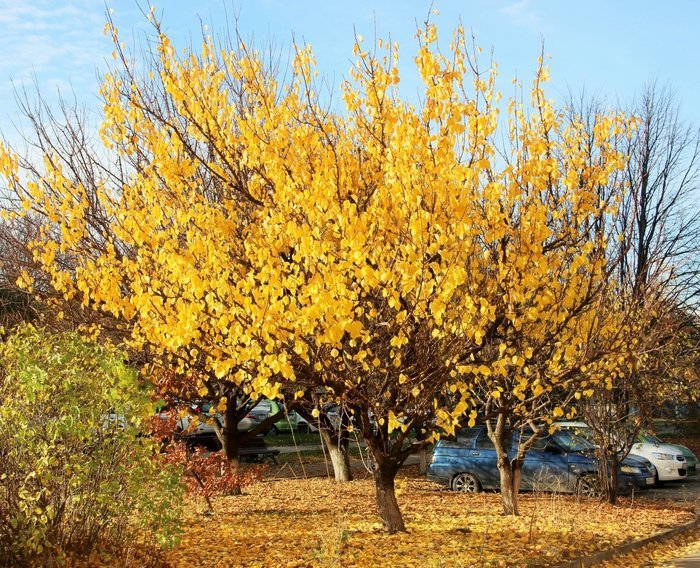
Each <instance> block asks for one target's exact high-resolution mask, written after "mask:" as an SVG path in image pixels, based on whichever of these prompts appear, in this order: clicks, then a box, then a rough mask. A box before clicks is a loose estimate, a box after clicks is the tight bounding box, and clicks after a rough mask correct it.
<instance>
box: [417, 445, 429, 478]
mask: <svg viewBox="0 0 700 568" xmlns="http://www.w3.org/2000/svg"><path fill="white" fill-rule="evenodd" d="M429 457H430V450H429V449H428V446H423V447H422V448H421V449H420V463H419V465H418V473H419V474H420V475H426V474H427V473H428V460H429Z"/></svg>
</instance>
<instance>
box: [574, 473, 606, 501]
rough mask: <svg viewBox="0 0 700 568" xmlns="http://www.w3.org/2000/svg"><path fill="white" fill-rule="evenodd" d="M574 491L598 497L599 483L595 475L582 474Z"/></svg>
mask: <svg viewBox="0 0 700 568" xmlns="http://www.w3.org/2000/svg"><path fill="white" fill-rule="evenodd" d="M576 493H578V494H579V495H583V496H584V497H598V496H599V495H600V483H598V478H597V477H596V476H595V475H584V476H582V477H581V478H580V479H579V480H578V483H577V484H576Z"/></svg>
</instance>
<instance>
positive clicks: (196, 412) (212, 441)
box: [177, 400, 267, 451]
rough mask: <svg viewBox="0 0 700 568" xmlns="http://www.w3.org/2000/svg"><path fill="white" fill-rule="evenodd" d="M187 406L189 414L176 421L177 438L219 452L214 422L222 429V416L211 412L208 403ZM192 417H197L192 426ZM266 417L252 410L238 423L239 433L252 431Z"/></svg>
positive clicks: (210, 406) (199, 402) (211, 405)
mask: <svg viewBox="0 0 700 568" xmlns="http://www.w3.org/2000/svg"><path fill="white" fill-rule="evenodd" d="M187 404H188V406H189V407H190V409H191V414H189V415H187V416H183V417H182V418H180V419H178V421H177V432H178V433H179V436H180V437H181V438H182V439H183V440H185V441H186V442H187V444H188V445H190V446H204V447H206V448H207V449H209V450H214V451H216V450H220V449H221V444H220V443H219V439H218V438H217V437H216V431H215V429H214V420H216V421H217V422H218V423H219V425H221V426H222V427H223V426H224V417H223V415H222V414H221V413H219V412H212V408H213V404H212V403H211V402H209V401H205V400H198V401H195V402H192V403H187ZM194 416H196V417H197V423H196V424H193V418H194ZM266 416H267V415H266V414H264V413H263V412H261V411H256V409H252V410H251V411H250V412H248V414H246V416H244V417H243V418H242V419H241V421H240V422H239V423H238V430H239V431H240V432H247V431H249V430H252V429H253V428H255V427H256V426H257V425H258V424H260V423H261V422H262V421H263V420H264V419H265V418H266Z"/></svg>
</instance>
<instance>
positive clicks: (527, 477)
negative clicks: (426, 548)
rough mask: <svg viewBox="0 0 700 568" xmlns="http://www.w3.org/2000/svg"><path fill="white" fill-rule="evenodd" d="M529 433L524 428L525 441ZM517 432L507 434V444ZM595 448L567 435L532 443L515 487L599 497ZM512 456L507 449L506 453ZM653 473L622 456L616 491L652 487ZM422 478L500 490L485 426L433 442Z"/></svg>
mask: <svg viewBox="0 0 700 568" xmlns="http://www.w3.org/2000/svg"><path fill="white" fill-rule="evenodd" d="M531 434H532V431H528V430H525V431H524V432H523V433H522V435H523V436H524V438H525V439H527V438H528V437H529V436H530V435H531ZM519 435H521V434H520V432H515V433H514V434H513V439H512V440H511V444H510V445H511V446H514V445H515V444H514V443H513V442H517V436H519ZM594 450H595V447H594V446H593V445H592V444H591V443H590V442H589V441H588V440H586V439H585V438H583V437H581V436H578V435H577V434H576V433H575V432H573V431H570V430H569V431H556V432H554V434H551V435H548V436H544V437H542V438H540V439H539V440H537V442H536V443H535V445H534V446H533V447H532V448H531V449H530V450H529V451H528V452H527V454H526V455H525V460H524V463H523V469H522V482H521V489H523V490H530V491H535V490H541V491H558V492H564V493H580V494H582V495H588V496H594V495H597V494H598V493H599V485H598V466H597V464H596V461H595V459H594V455H593V454H594ZM509 453H512V450H509ZM655 474H656V469H655V468H654V466H653V465H652V464H651V462H649V461H648V460H646V459H644V458H638V457H627V458H625V459H624V460H623V461H622V463H621V464H620V468H619V471H618V487H619V490H620V492H629V491H631V490H638V489H642V488H645V487H649V486H651V485H653V484H654V478H655ZM428 479H430V480H431V481H434V482H436V483H440V484H442V485H446V486H448V487H450V488H451V489H453V490H454V491H466V492H476V491H481V490H482V489H498V488H499V487H500V481H499V474H498V468H497V466H496V449H495V448H494V446H493V444H492V443H491V440H490V439H489V437H488V434H487V431H486V427H485V426H475V427H474V428H470V429H468V430H461V431H459V432H458V434H457V436H456V439H454V440H440V441H439V442H437V444H435V449H434V451H433V457H432V461H431V463H430V465H429V466H428Z"/></svg>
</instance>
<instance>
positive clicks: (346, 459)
mask: <svg viewBox="0 0 700 568" xmlns="http://www.w3.org/2000/svg"><path fill="white" fill-rule="evenodd" d="M321 438H322V439H323V443H324V444H325V445H326V448H328V453H329V455H330V456H331V464H333V473H334V474H335V480H336V481H352V471H351V470H350V455H349V454H348V439H347V436H336V435H332V433H331V432H330V431H328V430H327V429H325V428H322V429H321Z"/></svg>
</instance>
